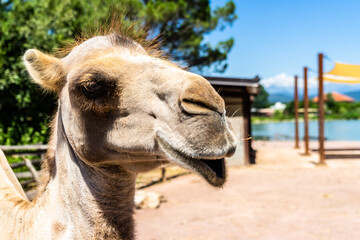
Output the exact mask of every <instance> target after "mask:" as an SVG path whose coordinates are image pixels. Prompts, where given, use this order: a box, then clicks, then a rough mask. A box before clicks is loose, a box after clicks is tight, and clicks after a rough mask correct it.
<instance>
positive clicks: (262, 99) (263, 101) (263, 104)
mask: <svg viewBox="0 0 360 240" xmlns="http://www.w3.org/2000/svg"><path fill="white" fill-rule="evenodd" d="M268 97H269V93H268V92H267V91H266V89H265V88H264V86H263V85H261V84H259V93H258V95H256V97H255V99H254V103H253V107H254V108H267V107H269V106H270V105H271V104H270V102H269V100H268Z"/></svg>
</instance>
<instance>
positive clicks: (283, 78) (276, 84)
mask: <svg viewBox="0 0 360 240" xmlns="http://www.w3.org/2000/svg"><path fill="white" fill-rule="evenodd" d="M260 83H261V84H262V85H263V86H264V87H265V88H266V89H274V88H286V89H288V90H292V89H293V88H294V83H295V81H294V76H290V75H287V74H286V73H284V72H283V73H280V74H278V75H276V76H274V77H269V78H263V79H261V82H260ZM298 87H299V88H303V87H304V80H303V78H300V77H298ZM308 88H309V89H311V88H317V80H316V77H310V78H308Z"/></svg>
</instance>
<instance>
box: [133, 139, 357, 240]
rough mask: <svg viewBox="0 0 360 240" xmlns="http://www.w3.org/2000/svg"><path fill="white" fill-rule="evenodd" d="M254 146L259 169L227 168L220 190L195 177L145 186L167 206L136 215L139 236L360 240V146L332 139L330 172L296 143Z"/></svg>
mask: <svg viewBox="0 0 360 240" xmlns="http://www.w3.org/2000/svg"><path fill="white" fill-rule="evenodd" d="M254 147H255V149H257V150H258V155H257V162H258V164H257V165H256V166H251V167H238V168H231V169H229V171H228V176H229V177H228V181H227V183H226V185H225V186H224V188H223V189H214V188H212V187H210V186H208V185H207V184H206V183H205V181H204V180H202V179H201V178H200V177H197V176H195V175H186V176H182V177H179V178H176V179H174V180H171V181H169V182H166V183H163V184H158V185H155V186H152V187H150V188H147V190H148V191H155V192H159V193H163V194H164V195H165V197H166V198H167V200H168V202H166V203H164V204H162V205H161V207H160V208H159V209H152V210H150V209H145V210H137V211H136V222H137V239H139V240H150V239H151V240H155V239H156V240H172V239H174V240H185V239H186V240H194V239H206V240H212V239H214V240H215V239H216V240H220V239H221V240H222V239H230V240H231V239H239V240H260V239H264V240H270V239H274V240H282V239H284V240H295V239H297V240H322V239H326V240H330V239H334V240H348V239H349V240H350V239H351V240H357V239H360V142H327V143H326V148H332V149H336V148H340V149H339V150H329V151H327V152H326V155H327V157H328V160H327V166H326V167H316V166H315V165H314V163H315V162H317V159H318V156H317V154H316V153H314V152H313V153H312V154H311V156H304V155H302V152H303V150H301V149H300V150H294V149H293V143H292V142H260V141H259V142H255V143H254ZM345 147H346V148H348V149H351V150H348V151H344V150H341V148H345ZM311 148H316V143H311ZM329 156H330V157H329Z"/></svg>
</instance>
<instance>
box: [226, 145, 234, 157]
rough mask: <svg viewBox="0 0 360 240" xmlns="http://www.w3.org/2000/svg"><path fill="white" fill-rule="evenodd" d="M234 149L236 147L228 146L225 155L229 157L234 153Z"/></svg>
mask: <svg viewBox="0 0 360 240" xmlns="http://www.w3.org/2000/svg"><path fill="white" fill-rule="evenodd" d="M235 150H236V147H230V149H229V150H228V152H227V154H226V157H231V156H233V155H234V153H235Z"/></svg>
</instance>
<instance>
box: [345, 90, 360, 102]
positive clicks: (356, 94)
mask: <svg viewBox="0 0 360 240" xmlns="http://www.w3.org/2000/svg"><path fill="white" fill-rule="evenodd" d="M344 94H345V95H347V96H349V97H352V98H353V99H355V101H360V90H357V91H351V92H346V93H344Z"/></svg>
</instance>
